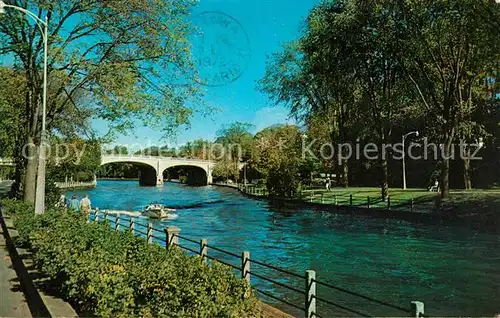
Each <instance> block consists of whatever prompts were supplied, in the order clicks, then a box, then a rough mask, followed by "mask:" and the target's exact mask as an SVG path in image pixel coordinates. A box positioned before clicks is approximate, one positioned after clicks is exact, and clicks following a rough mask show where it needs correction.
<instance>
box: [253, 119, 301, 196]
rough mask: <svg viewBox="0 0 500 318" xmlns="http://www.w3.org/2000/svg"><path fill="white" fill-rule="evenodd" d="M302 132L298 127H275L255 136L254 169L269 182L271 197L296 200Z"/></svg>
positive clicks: (268, 187)
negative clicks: (294, 198)
mask: <svg viewBox="0 0 500 318" xmlns="http://www.w3.org/2000/svg"><path fill="white" fill-rule="evenodd" d="M301 142H302V133H301V131H300V129H299V128H298V127H297V126H293V125H274V126H271V127H268V128H265V129H263V130H262V131H260V132H258V133H257V134H256V135H255V148H254V151H253V154H252V167H254V168H256V169H257V171H258V172H259V173H260V174H261V175H262V176H263V177H264V179H265V180H266V186H267V189H268V191H269V193H270V194H271V195H276V196H279V197H294V196H295V195H296V194H297V191H298V188H299V182H300V180H299V167H300V166H301V164H302V163H303V158H302V148H301V146H302V144H301Z"/></svg>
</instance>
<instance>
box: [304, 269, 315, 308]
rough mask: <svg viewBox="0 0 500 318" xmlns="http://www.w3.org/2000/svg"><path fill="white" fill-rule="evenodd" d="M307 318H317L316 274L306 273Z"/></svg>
mask: <svg viewBox="0 0 500 318" xmlns="http://www.w3.org/2000/svg"><path fill="white" fill-rule="evenodd" d="M305 296H306V308H305V314H306V318H314V317H316V272H315V271H313V270H307V271H306V294H305Z"/></svg>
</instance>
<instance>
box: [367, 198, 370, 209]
mask: <svg viewBox="0 0 500 318" xmlns="http://www.w3.org/2000/svg"><path fill="white" fill-rule="evenodd" d="M366 207H367V208H368V209H369V208H370V197H366Z"/></svg>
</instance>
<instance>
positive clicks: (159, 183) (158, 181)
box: [156, 173, 163, 186]
mask: <svg viewBox="0 0 500 318" xmlns="http://www.w3.org/2000/svg"><path fill="white" fill-rule="evenodd" d="M162 185H163V173H161V174H158V173H157V175H156V186H162Z"/></svg>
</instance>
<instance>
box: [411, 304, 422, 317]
mask: <svg viewBox="0 0 500 318" xmlns="http://www.w3.org/2000/svg"><path fill="white" fill-rule="evenodd" d="M410 310H411V317H415V318H419V317H423V316H424V303H423V302H421V301H412V302H411V303H410Z"/></svg>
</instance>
